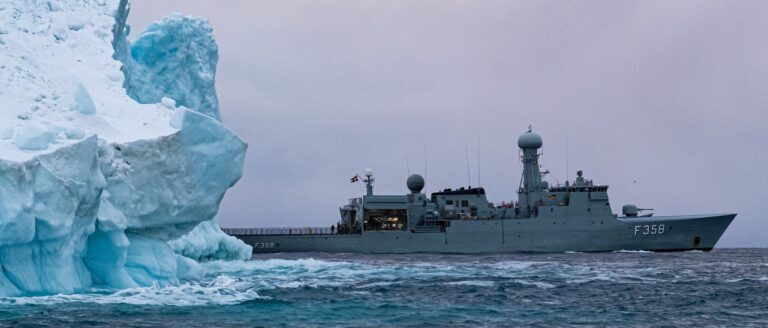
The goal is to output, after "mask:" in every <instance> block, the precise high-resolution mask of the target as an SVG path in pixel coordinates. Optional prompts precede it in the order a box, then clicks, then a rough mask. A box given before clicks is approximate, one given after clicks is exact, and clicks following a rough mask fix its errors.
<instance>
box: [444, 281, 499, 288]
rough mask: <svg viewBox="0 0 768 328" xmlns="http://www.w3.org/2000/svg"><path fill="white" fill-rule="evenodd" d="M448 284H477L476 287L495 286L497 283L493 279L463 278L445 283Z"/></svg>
mask: <svg viewBox="0 0 768 328" xmlns="http://www.w3.org/2000/svg"><path fill="white" fill-rule="evenodd" d="M445 284H446V285H452V286H476V287H493V286H494V285H496V283H495V282H493V281H488V280H461V281H451V282H447V283H445Z"/></svg>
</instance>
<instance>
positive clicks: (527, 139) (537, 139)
mask: <svg viewBox="0 0 768 328" xmlns="http://www.w3.org/2000/svg"><path fill="white" fill-rule="evenodd" d="M542 144H543V142H542V141H541V136H540V135H538V134H536V133H535V132H531V131H528V132H526V133H523V134H522V135H521V136H520V138H518V139H517V146H518V147H520V148H522V149H539V148H541V145H542Z"/></svg>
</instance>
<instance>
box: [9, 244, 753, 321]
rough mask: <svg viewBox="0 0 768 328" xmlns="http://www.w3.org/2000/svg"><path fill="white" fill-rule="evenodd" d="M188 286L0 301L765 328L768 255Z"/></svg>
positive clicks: (302, 262) (57, 315)
mask: <svg viewBox="0 0 768 328" xmlns="http://www.w3.org/2000/svg"><path fill="white" fill-rule="evenodd" d="M204 266H205V269H206V271H207V274H206V276H205V279H204V280H203V281H201V282H199V283H190V284H181V285H175V286H159V285H156V286H152V287H146V288H133V289H127V290H119V291H115V290H101V289H93V290H88V291H84V292H82V293H79V294H74V295H53V296H50V295H49V296H32V297H8V298H0V325H1V326H14V327H24V326H33V327H62V326H78V327H84V326H104V327H107V326H109V327H242V326H249V327H257V326H267V327H272V326H274V327H330V326H334V327H335V326H350V327H382V326H412V327H444V326H467V327H470V326H471V327H474V326H539V327H551V326H578V327H584V326H637V327H643V326H649V327H651V326H652V327H657V326H669V327H673V326H697V327H704V326H734V327H749V326H753V327H764V326H768V249H716V250H714V251H712V252H709V253H704V252H683V253H650V252H613V253H599V254H592V253H564V254H508V255H438V254H419V255H358V254H318V253H299V254H271V255H259V256H257V257H254V258H253V259H252V260H250V261H246V262H210V263H206V264H204Z"/></svg>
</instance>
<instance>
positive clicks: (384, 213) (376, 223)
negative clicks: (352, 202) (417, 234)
mask: <svg viewBox="0 0 768 328" xmlns="http://www.w3.org/2000/svg"><path fill="white" fill-rule="evenodd" d="M364 224H365V230H368V231H387V230H390V231H391V230H396V231H400V230H405V229H406V228H407V226H408V224H407V213H406V211H405V210H404V209H367V210H365V221H364Z"/></svg>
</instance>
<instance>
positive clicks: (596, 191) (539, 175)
mask: <svg viewBox="0 0 768 328" xmlns="http://www.w3.org/2000/svg"><path fill="white" fill-rule="evenodd" d="M517 144H518V147H519V148H520V159H521V161H522V164H523V174H522V177H521V180H520V186H519V189H518V191H517V201H510V202H502V203H501V204H494V203H491V202H489V201H488V199H487V198H486V195H485V190H484V189H483V188H480V187H475V188H472V187H467V188H464V187H461V188H458V189H445V190H442V191H438V192H433V193H432V194H431V195H429V196H428V195H427V194H426V193H422V189H423V188H424V185H425V181H424V178H423V177H422V176H420V175H418V174H413V175H411V176H409V177H408V179H407V182H406V185H407V187H408V189H409V191H410V193H408V194H405V195H376V194H374V193H373V182H374V178H373V172H372V171H371V170H370V169H367V170H366V173H365V178H364V179H363V181H364V182H365V185H366V194H365V195H364V196H363V197H358V198H352V199H350V200H349V203H348V204H346V205H344V206H342V207H341V208H340V209H339V210H340V214H341V219H340V220H339V221H338V222H336V223H335V224H333V225H331V226H330V227H323V228H234V229H223V230H224V231H225V232H226V233H228V234H230V235H232V236H235V237H237V238H239V239H241V240H243V241H244V242H245V243H247V244H249V245H251V246H253V252H254V253H276V252H344V253H506V252H565V251H580V252H606V251H614V250H646V251H686V250H703V251H709V250H711V249H712V248H713V247H714V246H715V244H716V243H717V241H718V239H720V236H722V234H723V233H724V232H725V230H726V228H728V225H729V224H730V223H731V221H732V220H733V219H734V218H735V217H736V214H735V213H728V214H709V215H682V216H653V214H650V213H649V214H642V213H643V211H645V210H643V209H639V208H638V207H637V206H636V205H632V204H628V205H624V206H622V214H621V215H618V214H614V213H613V212H612V210H611V204H610V202H609V200H608V186H607V185H600V184H595V183H593V182H592V180H588V179H586V178H584V176H583V173H582V171H578V173H577V177H576V179H575V180H574V181H566V182H565V184H564V185H560V184H558V185H557V186H550V185H549V184H548V183H547V182H546V181H544V180H543V176H544V175H545V174H546V173H548V172H547V171H544V172H542V171H541V170H540V166H539V158H540V156H541V153H540V152H539V150H540V148H541V147H542V145H543V141H542V138H541V136H539V135H538V134H536V133H535V132H532V131H531V130H530V129H529V130H528V131H527V132H525V133H523V134H522V135H521V136H520V137H519V138H518V140H517ZM355 180H357V176H355V177H353V181H355Z"/></svg>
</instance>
